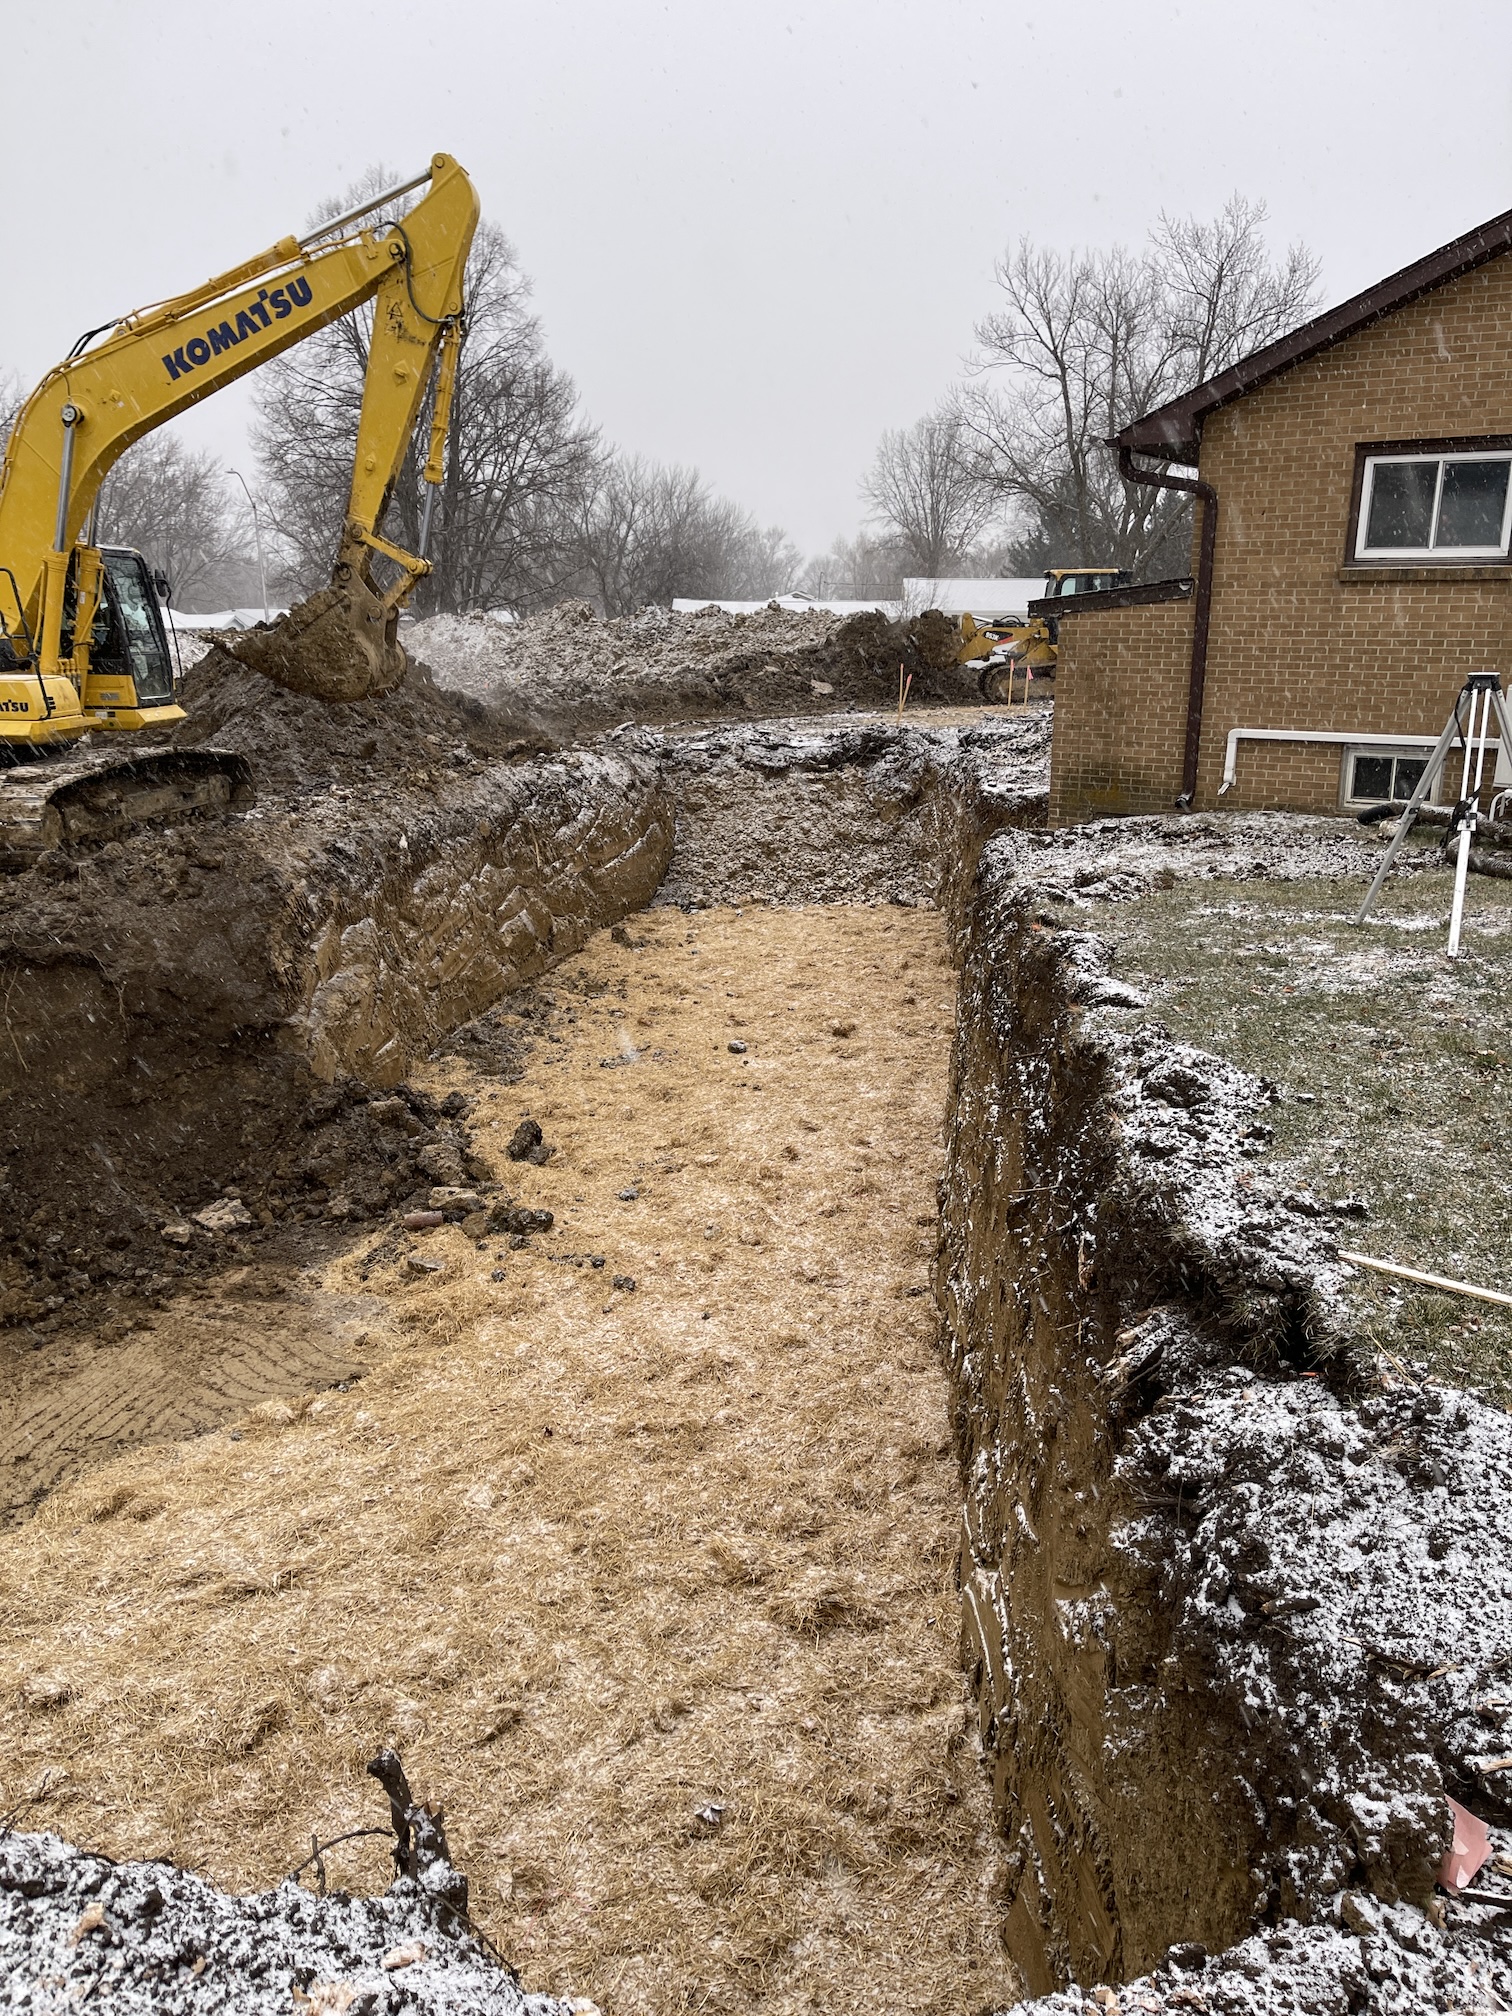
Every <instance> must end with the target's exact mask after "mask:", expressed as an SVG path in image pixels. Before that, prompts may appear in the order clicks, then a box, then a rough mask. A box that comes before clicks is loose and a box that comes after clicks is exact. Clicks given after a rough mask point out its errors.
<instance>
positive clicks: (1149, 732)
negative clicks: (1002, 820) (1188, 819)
mask: <svg viewBox="0 0 1512 2016" xmlns="http://www.w3.org/2000/svg"><path fill="white" fill-rule="evenodd" d="M1191 651H1192V603H1191V598H1190V597H1186V598H1184V599H1182V600H1180V601H1173V602H1155V603H1146V604H1144V605H1143V606H1141V607H1139V608H1134V609H1106V610H1101V611H1099V612H1097V613H1095V614H1085V615H1081V616H1078V617H1077V618H1076V619H1075V620H1074V621H1073V622H1067V621H1065V620H1064V619H1063V620H1062V623H1061V631H1060V644H1059V648H1058V650H1057V654H1056V667H1055V735H1054V738H1053V740H1052V742H1051V745H1050V815H1049V816H1050V824H1051V825H1052V826H1073V825H1076V824H1078V823H1079V822H1080V821H1082V820H1083V819H1101V818H1107V817H1109V816H1110V815H1121V814H1126V813H1131V812H1168V811H1169V810H1170V809H1171V806H1172V804H1173V803H1174V802H1175V798H1176V794H1177V792H1178V791H1179V790H1180V789H1181V751H1182V739H1183V736H1184V735H1185V732H1186V728H1185V723H1186V697H1187V676H1188V667H1189V665H1190V662H1191Z"/></svg>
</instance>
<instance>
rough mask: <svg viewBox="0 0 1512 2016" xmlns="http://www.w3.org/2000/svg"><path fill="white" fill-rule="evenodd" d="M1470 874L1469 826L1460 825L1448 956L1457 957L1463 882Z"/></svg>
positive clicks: (1462, 907) (1463, 909)
mask: <svg viewBox="0 0 1512 2016" xmlns="http://www.w3.org/2000/svg"><path fill="white" fill-rule="evenodd" d="M1469 874H1470V828H1469V827H1468V826H1461V828H1460V832H1459V859H1458V860H1457V861H1456V862H1455V864H1454V902H1453V904H1452V905H1451V907H1450V911H1449V957H1450V958H1451V959H1458V957H1459V943H1460V925H1461V924H1462V923H1463V922H1464V919H1465V882H1466V880H1467V878H1468V877H1469Z"/></svg>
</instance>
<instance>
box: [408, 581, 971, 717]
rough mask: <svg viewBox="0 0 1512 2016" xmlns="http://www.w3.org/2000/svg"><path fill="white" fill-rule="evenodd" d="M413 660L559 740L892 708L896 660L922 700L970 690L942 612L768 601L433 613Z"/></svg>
mask: <svg viewBox="0 0 1512 2016" xmlns="http://www.w3.org/2000/svg"><path fill="white" fill-rule="evenodd" d="M402 641H403V643H404V646H405V649H406V650H407V651H408V652H409V653H410V655H411V657H412V658H415V659H418V660H421V661H423V663H424V664H426V665H427V666H429V667H430V670H431V672H432V673H433V674H434V676H435V678H436V679H437V680H438V681H439V682H440V683H441V684H442V685H444V686H448V687H452V688H455V689H457V690H458V691H460V692H464V693H467V694H470V695H472V696H473V697H474V698H475V699H478V700H483V701H486V702H487V703H488V704H489V705H490V706H493V707H501V708H503V709H505V710H506V711H517V710H526V711H528V712H529V713H531V714H534V715H535V716H536V717H538V718H539V719H540V720H541V721H543V722H544V723H545V724H546V725H547V726H548V727H549V728H550V729H551V730H552V732H553V733H554V734H556V735H558V736H559V737H561V738H562V739H563V740H570V739H572V738H574V737H581V736H583V735H587V734H591V733H594V732H596V731H598V730H601V729H605V728H613V727H616V726H618V725H619V724H620V723H621V722H625V721H648V722H656V721H682V720H698V719H710V718H713V719H719V718H722V717H725V718H727V717H729V716H732V715H733V716H736V717H744V718H747V719H749V718H751V717H753V716H772V715H783V714H790V713H794V712H797V711H800V710H801V711H803V712H805V713H813V712H824V711H829V710H833V709H837V708H843V707H850V706H862V707H865V706H876V705H878V704H881V705H886V704H887V703H888V702H889V701H895V700H896V699H897V694H898V670H899V666H900V665H901V666H903V668H904V673H905V677H906V676H907V675H909V674H912V677H913V685H912V689H911V693H910V700H911V701H912V702H914V703H919V702H923V703H935V704H939V703H942V702H947V703H949V702H959V701H966V700H974V699H975V698H976V687H975V681H974V677H973V676H972V675H971V674H970V673H969V671H968V670H967V669H966V668H962V667H959V666H957V665H956V663H955V645H956V643H957V642H958V636H957V633H956V631H955V629H954V628H953V626H952V625H951V624H950V623H949V622H948V620H947V619H946V618H944V617H943V616H941V615H939V613H938V612H937V611H931V612H929V613H928V614H926V615H924V616H921V617H916V618H913V619H911V620H910V621H908V622H903V623H892V622H889V621H888V619H887V618H886V617H885V616H883V615H881V614H880V613H877V612H874V611H868V612H865V613H863V614H860V615H856V616H846V617H837V616H831V615H829V614H827V613H826V612H824V611H821V610H806V611H803V612H801V613H800V612H794V611H791V610H786V609H779V608H776V607H769V608H767V609H764V610H760V611H756V612H754V613H752V614H748V615H745V614H743V615H728V614H726V613H725V612H724V611H722V610H718V609H709V610H703V611H700V612H699V613H698V614H696V615H682V614H676V613H674V612H673V611H672V610H669V609H662V608H646V609H642V610H641V611H640V612H639V613H638V614H637V615H634V616H622V617H615V618H613V619H611V620H610V621H607V622H606V621H604V620H603V619H602V618H601V617H599V615H598V614H597V612H596V611H595V610H594V608H593V606H592V604H591V603H588V602H562V603H558V604H557V606H556V607H555V608H553V609H548V610H546V611H545V612H544V613H543V614H542V615H539V616H531V617H527V618H525V619H524V620H523V621H521V622H518V623H500V622H497V621H495V620H494V619H492V618H490V617H485V616H434V617H430V618H428V619H426V620H424V621H421V622H417V623H414V624H408V625H406V626H405V627H404V630H403V634H402Z"/></svg>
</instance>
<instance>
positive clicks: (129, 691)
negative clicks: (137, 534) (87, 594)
mask: <svg viewBox="0 0 1512 2016" xmlns="http://www.w3.org/2000/svg"><path fill="white" fill-rule="evenodd" d="M73 617H74V596H73V584H72V582H70V585H69V588H68V590H67V591H66V592H65V595H64V603H63V649H64V651H65V653H66V654H68V655H71V654H72V652H73V647H74V640H73ZM82 697H83V702H84V706H85V708H86V709H87V710H88V712H89V714H90V715H91V716H92V717H93V718H92V721H91V726H93V727H96V728H115V729H139V728H168V727H171V726H172V725H173V723H174V722H175V721H182V720H183V719H184V710H183V708H182V707H180V706H179V705H178V704H177V702H176V701H175V699H174V695H173V660H172V658H171V657H170V656H169V651H168V634H167V631H166V630H165V628H164V626H163V612H162V609H161V607H160V605H159V602H158V597H157V584H156V581H155V579H154V576H153V574H152V572H151V570H150V569H149V568H148V565H147V562H146V561H145V560H144V559H143V557H142V555H141V554H140V553H137V552H133V550H132V549H131V548H130V547H129V546H102V547H101V548H100V600H99V604H98V606H97V608H96V610H95V618H94V624H93V627H92V629H91V632H90V645H89V671H88V674H87V675H86V677H85V681H84V693H83V696H82Z"/></svg>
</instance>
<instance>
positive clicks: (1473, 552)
mask: <svg viewBox="0 0 1512 2016" xmlns="http://www.w3.org/2000/svg"><path fill="white" fill-rule="evenodd" d="M1509 253H1512V211H1509V212H1507V213H1506V214H1505V215H1503V216H1501V217H1497V218H1495V219H1493V220H1492V221H1491V222H1490V223H1489V224H1485V225H1482V226H1481V228H1480V229H1479V230H1477V231H1472V232H1470V233H1469V234H1467V236H1465V237H1463V238H1459V239H1456V240H1455V241H1454V243H1453V244H1450V245H1445V246H1443V247H1441V248H1440V249H1439V250H1438V251H1437V252H1433V253H1430V254H1429V255H1428V257H1427V258H1424V259H1420V260H1418V261H1417V262H1416V263H1415V264H1414V265H1412V266H1409V267H1407V268H1406V269H1405V270H1404V271H1403V272H1400V273H1396V274H1393V275H1392V276H1391V278H1390V279H1388V280H1383V281H1382V282H1381V283H1380V284H1379V285H1378V286H1375V287H1372V288H1370V289H1368V290H1367V291H1366V292H1365V293H1364V294H1360V295H1357V296H1356V297H1355V298H1354V299H1353V300H1352V301H1346V302H1345V303H1343V305H1342V306H1340V307H1338V308H1333V309H1330V310H1329V311H1328V312H1327V313H1326V314H1323V315H1320V316H1318V317H1317V318H1316V319H1315V320H1314V321H1312V322H1309V323H1307V324H1305V325H1304V326H1303V327H1302V328H1300V329H1297V330H1294V331H1293V332H1292V333H1291V334H1290V335H1289V336H1285V337H1282V338H1281V339H1280V340H1279V341H1278V342H1275V343H1272V344H1269V345H1268V346H1267V347H1266V348H1265V349H1263V350H1259V351H1256V353H1255V354H1254V355H1253V356H1252V357H1247V358H1245V359H1244V360H1243V361H1242V362H1240V363H1238V364H1236V365H1234V366H1232V367H1231V368H1230V369H1229V370H1227V371H1224V372H1223V373H1221V374H1220V375H1219V376H1218V377H1216V378H1213V379H1210V380H1209V381H1208V382H1207V383H1206V384H1203V385H1199V386H1197V387H1196V389H1195V390H1194V391H1191V392H1188V393H1187V394H1185V395H1184V396H1183V397H1182V398H1180V399H1177V400H1173V401H1172V402H1171V404H1169V405H1167V406H1163V407H1161V408H1160V409H1159V410H1158V411H1156V412H1153V413H1147V414H1145V415H1144V416H1143V417H1142V418H1141V419H1139V420H1136V421H1134V422H1133V424H1132V425H1130V426H1128V427H1126V428H1125V429H1124V431H1123V432H1122V433H1121V434H1120V435H1118V436H1117V438H1116V441H1115V442H1114V443H1112V444H1110V445H1113V446H1116V447H1117V448H1118V450H1119V454H1120V459H1121V461H1122V463H1123V467H1124V470H1125V473H1126V474H1128V475H1131V476H1135V477H1139V478H1141V479H1143V480H1153V481H1155V482H1157V483H1159V484H1161V485H1163V486H1171V485H1174V486H1175V487H1179V488H1183V489H1187V490H1195V492H1196V494H1197V497H1198V499H1199V502H1198V504H1197V510H1196V515H1197V520H1198V523H1197V527H1196V529H1195V532H1194V554H1193V561H1194V574H1193V578H1192V579H1190V580H1183V581H1172V582H1149V583H1145V584H1142V585H1140V586H1137V587H1132V588H1123V589H1114V590H1112V591H1111V592H1109V593H1105V594H1098V595H1087V596H1080V597H1078V598H1076V601H1075V603H1074V604H1073V605H1071V606H1066V605H1057V606H1056V610H1055V613H1056V614H1057V615H1058V616H1059V620H1060V649H1059V664H1058V667H1057V673H1056V689H1057V694H1056V721H1055V737H1054V745H1053V750H1052V755H1051V773H1050V817H1051V822H1052V824H1055V825H1067V824H1071V823H1074V822H1076V821H1079V820H1084V819H1091V818H1097V817H1101V816H1104V815H1107V814H1110V813H1112V814H1120V813H1136V812H1160V811H1167V810H1169V809H1170V808H1171V806H1172V805H1174V804H1177V803H1186V804H1190V805H1192V806H1194V807H1197V808H1206V807H1212V806H1216V805H1219V804H1220V803H1221V804H1222V805H1224V806H1225V807H1227V806H1232V807H1234V808H1235V809H1236V810H1237V809H1255V808H1258V807H1284V808H1288V809H1292V810H1298V811H1308V812H1328V811H1340V812H1342V811H1352V810H1355V809H1356V808H1358V807H1359V806H1360V805H1362V804H1365V803H1369V802H1372V801H1376V800H1379V799H1381V798H1383V797H1387V796H1392V795H1404V793H1405V791H1406V790H1408V789H1410V788H1411V785H1412V784H1413V783H1415V782H1416V779H1417V777H1418V776H1419V775H1420V774H1421V769H1420V768H1416V769H1415V768H1414V767H1413V766H1414V765H1418V766H1420V765H1421V763H1422V761H1423V759H1424V758H1425V757H1426V755H1427V753H1428V751H1429V750H1430V749H1431V747H1432V745H1433V743H1434V741H1435V739H1436V738H1437V736H1438V734H1439V731H1440V730H1441V729H1442V728H1443V725H1444V723H1445V721H1446V720H1447V718H1448V715H1449V711H1450V708H1451V707H1452V705H1453V703H1454V698H1455V695H1456V693H1457V692H1458V690H1459V688H1460V684H1461V682H1462V680H1463V679H1464V676H1465V674H1466V672H1467V671H1470V670H1473V669H1476V668H1479V667H1489V668H1492V669H1494V670H1498V671H1500V672H1502V673H1503V674H1504V675H1507V674H1508V673H1512V650H1509V647H1512V592H1509V591H1512V556H1509V533H1512V257H1508V254H1509ZM1171 465H1178V470H1179V468H1185V469H1188V470H1189V469H1192V468H1195V469H1196V471H1197V476H1196V478H1195V479H1194V478H1192V477H1191V476H1189V475H1187V476H1183V475H1181V474H1179V473H1177V471H1173V469H1172V466H1171ZM1035 608H1036V611H1037V612H1042V613H1047V614H1048V613H1050V611H1049V608H1048V605H1045V604H1043V603H1040V604H1036V605H1035ZM1509 683H1512V682H1509ZM1509 762H1512V752H1509V753H1508V757H1504V758H1503V776H1502V779H1501V780H1500V781H1505V779H1506V777H1507V775H1509V774H1512V768H1509ZM1441 795H1442V794H1441ZM1447 795H1449V796H1451V797H1452V796H1453V795H1454V793H1453V792H1452V791H1450V792H1448V794H1447Z"/></svg>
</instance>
